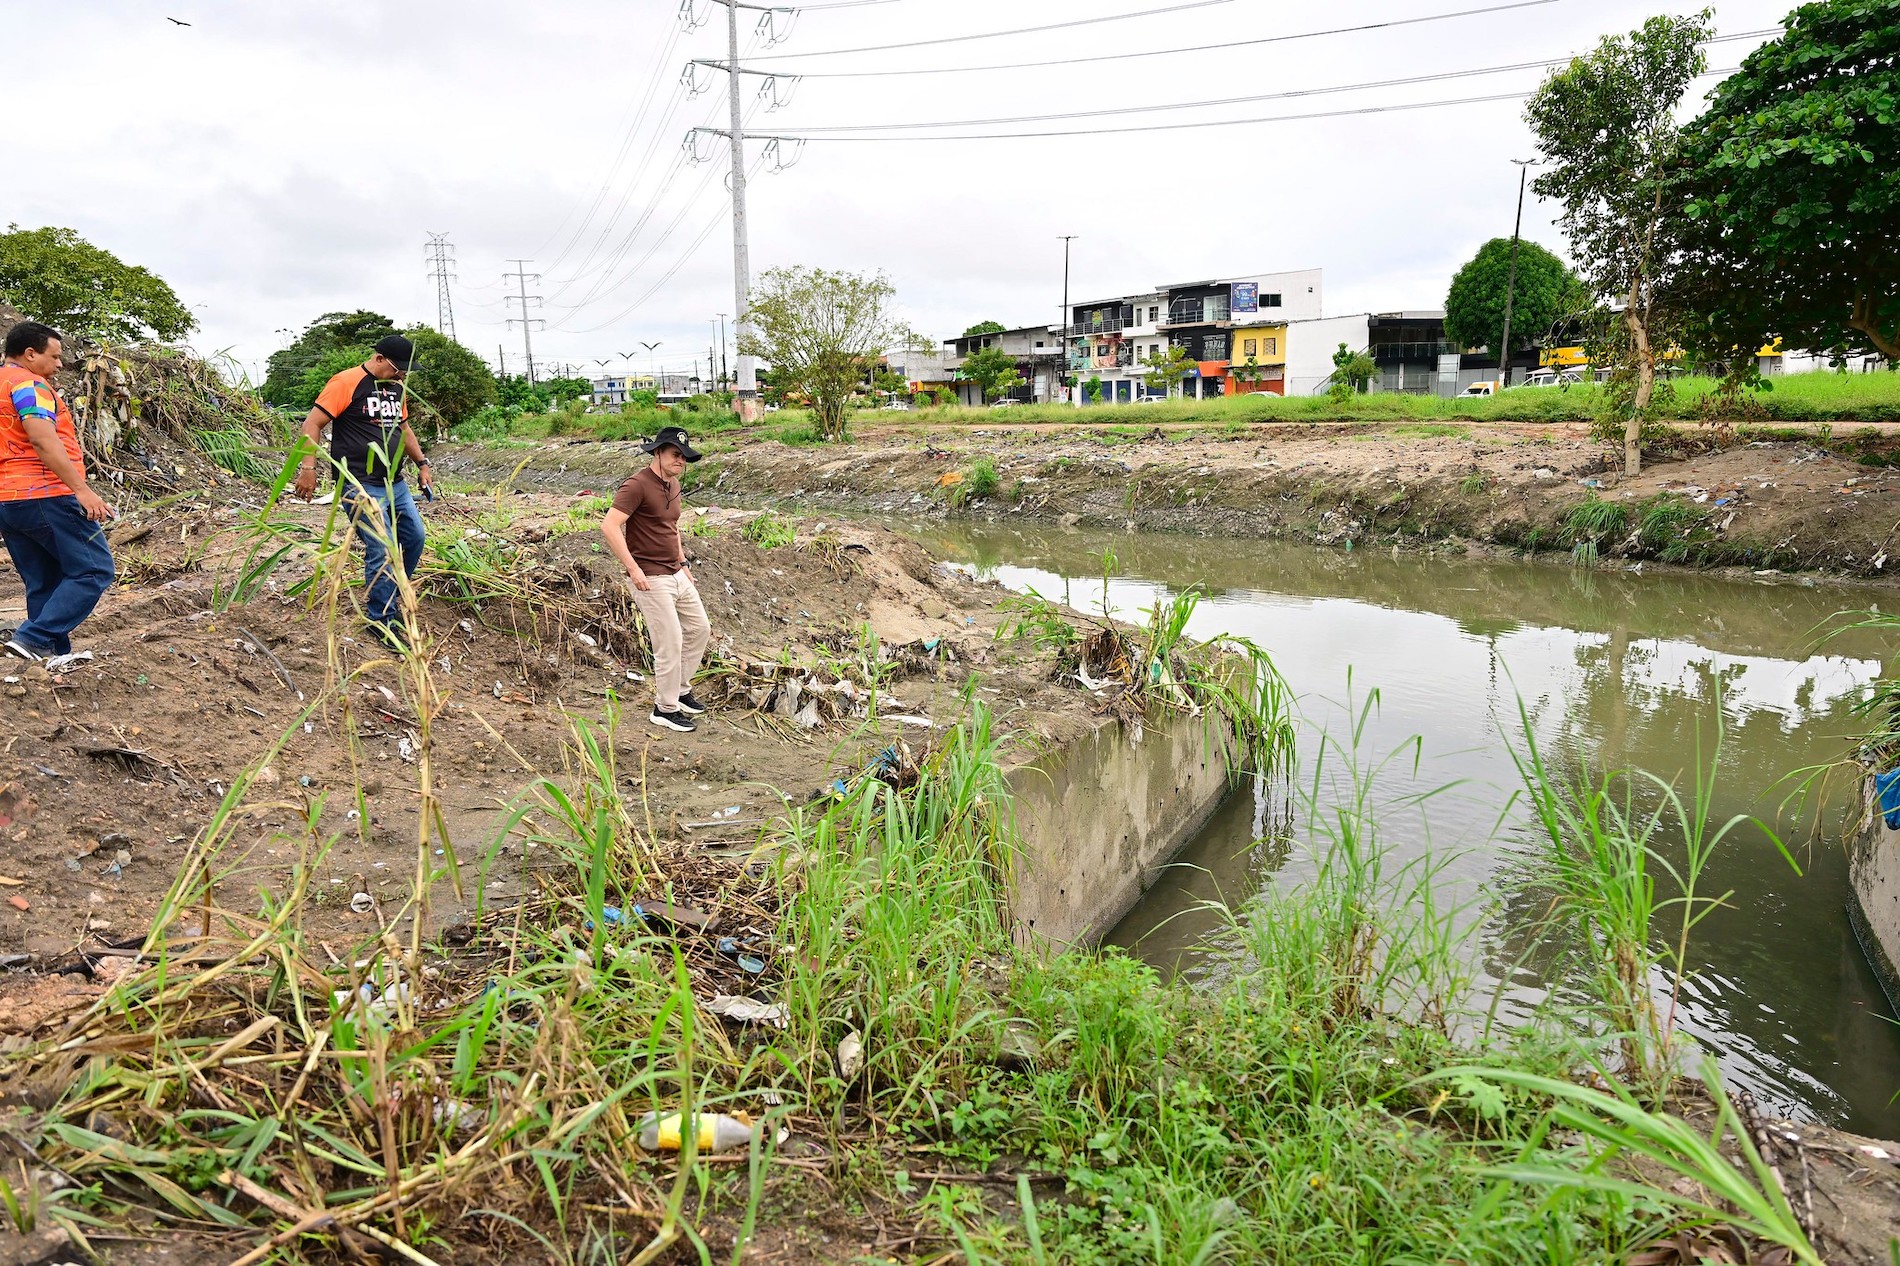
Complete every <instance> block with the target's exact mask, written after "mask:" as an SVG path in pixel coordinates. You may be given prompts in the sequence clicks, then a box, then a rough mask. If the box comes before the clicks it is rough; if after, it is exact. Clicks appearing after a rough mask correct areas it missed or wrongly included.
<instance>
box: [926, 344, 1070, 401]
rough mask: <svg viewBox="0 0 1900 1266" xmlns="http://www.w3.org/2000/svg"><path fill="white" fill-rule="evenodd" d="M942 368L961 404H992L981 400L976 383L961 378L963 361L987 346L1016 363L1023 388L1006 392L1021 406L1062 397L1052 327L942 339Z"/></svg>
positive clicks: (1059, 361)
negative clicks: (946, 373) (949, 378)
mask: <svg viewBox="0 0 1900 1266" xmlns="http://www.w3.org/2000/svg"><path fill="white" fill-rule="evenodd" d="M943 345H944V358H943V363H944V367H945V368H947V369H948V370H949V371H950V374H951V378H952V381H953V383H954V385H955V387H956V392H957V400H958V402H959V403H961V404H966V405H970V406H972V407H978V406H981V405H984V404H988V403H994V402H993V401H986V400H984V399H983V391H982V389H981V388H980V387H978V386H977V384H975V383H973V382H970V381H969V380H968V379H966V378H965V377H964V376H963V362H964V361H965V360H967V359H968V358H969V357H971V356H972V355H974V354H975V353H977V352H979V351H981V350H983V349H984V348H986V347H994V348H998V349H999V350H1001V351H1002V352H1003V354H1004V355H1006V356H1008V357H1010V358H1011V359H1013V360H1014V361H1015V362H1016V372H1017V373H1018V374H1020V375H1021V376H1022V379H1023V381H1022V385H1021V386H1019V387H1017V388H1015V389H1014V390H1013V391H1010V392H1008V393H1007V395H1008V398H1009V399H1011V400H1016V401H1018V402H1020V403H1023V404H1043V403H1046V402H1048V401H1051V400H1059V399H1061V398H1062V340H1061V336H1060V332H1059V331H1058V330H1057V328H1056V327H1055V326H1053V325H1025V326H1021V327H1019V328H1017V329H1014V330H1002V331H999V332H997V333H995V334H974V335H967V336H965V337H962V338H953V339H945V340H944V341H943Z"/></svg>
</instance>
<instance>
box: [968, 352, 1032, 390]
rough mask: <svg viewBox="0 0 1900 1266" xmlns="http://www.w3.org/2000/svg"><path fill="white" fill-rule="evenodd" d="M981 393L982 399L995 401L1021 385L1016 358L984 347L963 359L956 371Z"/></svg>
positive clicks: (1021, 378)
mask: <svg viewBox="0 0 1900 1266" xmlns="http://www.w3.org/2000/svg"><path fill="white" fill-rule="evenodd" d="M957 372H958V373H960V374H961V375H962V376H963V378H964V380H965V381H967V382H973V383H975V384H976V385H977V387H978V388H979V389H980V390H981V391H982V392H983V399H985V400H997V399H1000V398H1002V397H1003V396H1006V395H1008V394H1009V393H1010V392H1012V391H1014V390H1016V388H1018V387H1020V386H1022V385H1023V376H1022V374H1021V373H1019V372H1017V369H1016V358H1015V357H1014V356H1011V355H1010V354H1009V353H1008V352H1005V351H1004V350H1003V349H1002V348H1000V347H984V348H979V349H978V350H976V351H974V352H971V353H970V354H969V355H968V356H965V357H964V358H963V364H962V366H961V367H960V368H959V369H958V371H957Z"/></svg>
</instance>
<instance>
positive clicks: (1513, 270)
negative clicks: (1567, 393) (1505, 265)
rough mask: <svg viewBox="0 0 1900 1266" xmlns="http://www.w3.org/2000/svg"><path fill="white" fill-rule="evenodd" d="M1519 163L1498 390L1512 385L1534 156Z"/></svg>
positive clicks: (1499, 354) (1505, 289)
mask: <svg viewBox="0 0 1900 1266" xmlns="http://www.w3.org/2000/svg"><path fill="white" fill-rule="evenodd" d="M1511 161H1512V162H1514V163H1516V164H1517V219H1516V220H1515V221H1513V222H1512V224H1511V267H1510V270H1509V272H1507V273H1506V274H1505V282H1504V337H1503V338H1502V339H1501V340H1499V341H1500V343H1501V344H1502V346H1501V347H1499V349H1498V390H1499V391H1503V390H1504V389H1505V388H1506V387H1508V386H1510V385H1511V305H1512V302H1513V301H1514V300H1515V299H1516V298H1517V242H1518V237H1519V235H1520V234H1521V233H1522V231H1523V228H1524V183H1525V181H1527V180H1529V179H1530V174H1531V164H1532V163H1534V162H1536V161H1537V160H1536V159H1534V158H1513V159H1512V160H1511Z"/></svg>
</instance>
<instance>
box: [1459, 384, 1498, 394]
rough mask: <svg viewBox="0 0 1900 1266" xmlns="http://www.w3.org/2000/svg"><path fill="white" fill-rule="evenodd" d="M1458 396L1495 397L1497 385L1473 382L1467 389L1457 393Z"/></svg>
mask: <svg viewBox="0 0 1900 1266" xmlns="http://www.w3.org/2000/svg"><path fill="white" fill-rule="evenodd" d="M1458 394H1459V396H1460V397H1463V396H1495V395H1496V394H1498V385H1497V383H1495V382H1474V383H1472V384H1471V385H1470V386H1469V387H1466V388H1465V389H1464V390H1463V391H1461V392H1459V393H1458Z"/></svg>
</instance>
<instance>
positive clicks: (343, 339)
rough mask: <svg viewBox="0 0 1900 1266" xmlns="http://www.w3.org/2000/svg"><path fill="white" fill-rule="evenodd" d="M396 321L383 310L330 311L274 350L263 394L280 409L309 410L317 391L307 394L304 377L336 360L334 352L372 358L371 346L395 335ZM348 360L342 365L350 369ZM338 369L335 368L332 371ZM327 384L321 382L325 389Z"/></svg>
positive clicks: (320, 388)
mask: <svg viewBox="0 0 1900 1266" xmlns="http://www.w3.org/2000/svg"><path fill="white" fill-rule="evenodd" d="M395 332H396V323H395V322H394V321H391V320H390V319H389V318H388V317H386V316H384V315H383V314H382V313H380V312H370V311H368V310H367V309H362V308H359V309H357V310H356V311H355V312H326V313H324V314H323V315H322V316H320V317H318V318H317V319H316V320H314V321H312V322H311V323H310V324H309V325H307V326H305V327H304V331H303V333H302V334H299V335H298V336H297V338H296V341H295V342H293V343H291V344H290V345H289V346H288V347H284V348H280V349H279V350H277V351H275V352H272V353H271V357H270V360H269V361H268V362H267V363H266V367H265V373H264V386H263V389H262V391H261V393H260V394H262V395H263V397H264V400H265V402H266V403H268V404H273V405H276V406H277V407H279V408H293V409H298V410H301V411H307V410H308V409H309V408H310V401H311V400H314V399H315V398H316V394H317V391H310V392H309V393H308V395H306V394H305V390H304V380H305V378H306V377H307V376H308V375H309V374H310V372H311V370H312V369H313V368H314V367H315V366H316V365H317V364H318V363H319V362H324V363H332V362H334V360H335V357H334V356H333V355H332V353H335V352H338V351H341V350H344V349H349V351H350V354H351V355H353V356H356V358H357V360H358V361H359V362H361V361H365V360H368V359H369V349H370V347H371V346H372V345H373V344H374V343H375V342H376V340H377V339H379V338H381V337H383V336H384V335H385V334H394V333H395ZM347 367H348V362H345V363H344V364H343V365H340V366H338V368H339V369H342V368H347ZM332 372H335V371H332ZM322 388H323V383H322V382H321V381H319V382H318V383H317V390H319V391H320V390H322Z"/></svg>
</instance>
